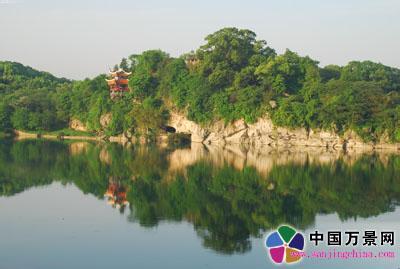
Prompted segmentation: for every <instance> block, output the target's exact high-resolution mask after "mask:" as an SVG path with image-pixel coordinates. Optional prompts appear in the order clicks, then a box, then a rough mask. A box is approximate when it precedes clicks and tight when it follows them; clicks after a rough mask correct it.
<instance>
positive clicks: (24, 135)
mask: <svg viewBox="0 0 400 269" xmlns="http://www.w3.org/2000/svg"><path fill="white" fill-rule="evenodd" d="M13 135H14V138H15V139H16V140H24V139H41V138H42V139H49V140H60V141H61V140H79V141H97V142H110V143H120V144H127V143H132V144H136V143H139V144H147V143H151V142H149V141H146V140H145V139H137V138H135V137H132V138H130V139H129V138H127V137H125V136H122V135H121V136H111V137H107V139H104V138H102V137H100V136H84V135H76V136H74V135H65V136H60V135H53V134H36V133H29V132H24V131H20V130H14V132H13ZM154 143H159V144H165V143H168V138H167V137H166V136H165V135H159V136H157V139H156V140H155V141H154ZM193 144H194V145H203V146H205V147H210V146H212V147H221V148H227V149H231V150H232V148H238V149H244V150H257V149H258V150H267V151H268V150H283V151H292V150H294V151H298V150H299V151H301V150H304V149H309V150H313V149H315V150H318V149H325V150H326V151H334V152H350V153H351V152H358V153H360V152H362V153H371V152H388V153H396V154H400V149H399V148H398V147H397V144H393V145H392V147H379V146H378V147H365V146H362V145H360V146H356V147H351V148H341V147H326V146H319V145H267V144H254V145H252V144H248V143H222V144H219V143H210V144H209V143H204V142H199V141H191V145H193Z"/></svg>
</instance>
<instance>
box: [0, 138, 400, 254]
mask: <svg viewBox="0 0 400 269" xmlns="http://www.w3.org/2000/svg"><path fill="white" fill-rule="evenodd" d="M399 172H400V156H396V155H391V154H385V153H373V154H372V153H370V154H363V153H351V154H348V153H347V154H345V153H343V152H336V151H332V152H329V151H327V150H324V149H314V148H308V149H307V148H303V149H295V150H292V151H289V150H283V151H277V150H272V149H271V150H267V149H261V150H248V149H241V148H233V147H232V148H229V147H225V148H216V147H204V146H203V145H200V144H193V145H192V146H191V148H180V149H174V148H168V147H167V148H157V147H156V146H148V147H135V146H131V147H129V148H126V147H125V148H124V147H122V146H120V145H117V144H94V143H89V142H73V143H68V142H65V143H61V142H52V141H41V140H34V141H29V140H28V141H18V142H12V141H1V142H0V195H2V196H12V195H14V194H16V193H20V192H22V191H24V190H26V189H29V188H31V187H36V186H42V185H48V184H50V183H52V182H54V181H58V182H61V183H62V184H69V183H73V184H75V185H76V186H77V187H78V188H79V189H80V190H81V191H82V192H83V193H85V194H91V195H94V196H96V197H98V198H99V199H105V200H106V201H107V202H109V203H110V204H111V205H112V206H114V207H116V208H117V209H118V210H120V212H121V213H123V212H125V211H127V213H128V217H127V220H128V221H129V222H135V223H139V224H140V225H142V226H144V227H154V226H157V225H158V224H159V223H160V221H164V220H168V221H178V222H180V221H187V222H189V223H192V225H193V227H194V229H195V230H196V232H197V234H198V236H199V237H200V238H201V240H202V242H203V245H204V246H205V247H207V248H211V249H213V250H215V251H217V252H219V253H226V254H230V253H243V252H246V251H249V250H250V249H251V244H250V238H251V237H252V236H259V235H260V234H262V233H263V232H264V231H265V230H268V229H270V228H273V227H276V226H277V225H280V224H281V223H288V224H292V225H294V226H295V227H297V228H301V229H305V228H308V227H311V226H313V225H314V222H315V218H316V215H318V214H328V213H337V214H338V215H339V217H340V219H341V220H347V219H350V218H352V219H357V218H359V217H362V218H367V217H371V216H377V215H379V214H382V213H384V212H389V211H393V210H394V209H395V207H396V206H398V205H399V201H400V173H399Z"/></svg>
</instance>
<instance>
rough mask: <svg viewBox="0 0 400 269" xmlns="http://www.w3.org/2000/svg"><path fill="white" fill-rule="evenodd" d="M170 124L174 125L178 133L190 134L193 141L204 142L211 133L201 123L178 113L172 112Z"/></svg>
mask: <svg viewBox="0 0 400 269" xmlns="http://www.w3.org/2000/svg"><path fill="white" fill-rule="evenodd" d="M168 125H170V126H172V127H174V128H175V130H176V132H177V133H183V134H190V135H191V139H192V141H193V142H203V141H204V140H205V138H206V137H207V136H208V135H209V132H208V131H207V130H206V129H204V128H202V127H201V126H200V125H199V124H197V123H195V122H194V121H191V120H188V119H187V118H186V117H185V116H182V115H179V114H177V113H171V117H170V122H169V123H168Z"/></svg>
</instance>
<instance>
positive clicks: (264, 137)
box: [168, 112, 400, 150]
mask: <svg viewBox="0 0 400 269" xmlns="http://www.w3.org/2000/svg"><path fill="white" fill-rule="evenodd" d="M168 124H169V125H170V126H172V127H174V128H175V129H176V132H177V133H184V134H190V135H191V140H192V142H199V143H203V144H206V145H211V144H213V145H222V146H224V145H229V144H245V145H253V146H263V145H268V146H272V147H294V146H307V147H325V148H331V149H336V150H340V149H344V148H346V149H353V148H362V149H364V150H372V149H379V148H390V149H395V150H399V149H400V144H391V143H390V141H389V139H388V137H383V138H382V139H381V141H380V142H378V143H375V144H373V143H366V142H363V140H362V139H361V138H360V137H359V136H358V135H357V134H356V133H355V132H354V131H349V132H346V133H345V134H344V135H343V136H342V137H341V136H340V135H338V134H336V133H335V132H333V131H326V130H318V129H315V130H306V129H305V128H296V129H289V128H284V127H277V126H274V124H273V123H272V121H271V119H269V118H259V119H258V120H257V122H255V123H252V124H246V122H245V121H244V120H242V119H241V120H236V121H234V122H232V123H229V124H225V123H224V122H223V121H216V122H213V123H212V124H210V125H208V126H201V125H199V124H197V123H195V122H194V121H191V120H188V119H187V118H186V117H185V116H184V115H181V114H179V113H175V112H174V113H171V117H170V121H169V123H168Z"/></svg>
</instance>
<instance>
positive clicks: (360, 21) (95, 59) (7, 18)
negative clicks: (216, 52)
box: [0, 0, 400, 79]
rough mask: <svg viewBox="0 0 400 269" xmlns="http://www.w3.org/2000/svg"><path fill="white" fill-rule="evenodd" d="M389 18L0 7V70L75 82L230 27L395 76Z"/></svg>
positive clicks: (396, 8)
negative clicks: (10, 64) (20, 67)
mask: <svg viewBox="0 0 400 269" xmlns="http://www.w3.org/2000/svg"><path fill="white" fill-rule="evenodd" d="M399 14H400V1H398V0H335V1H334V0H242V1H238V0H202V1H191V0H168V1H167V0H145V1H144V0H142V1H137V0H130V1H129V0H68V1H62V0H0V60H3V61H4V60H9V61H16V62H21V63H23V64H25V65H29V66H32V67H34V68H36V69H39V70H43V71H48V72H50V73H53V74H55V75H56V76H61V77H67V78H70V79H83V78H86V77H94V76H96V75H98V74H100V73H106V72H107V71H108V68H110V67H112V66H114V64H116V63H118V62H119V61H120V60H121V58H122V57H127V56H129V55H131V54H138V53H141V52H143V51H145V50H148V49H161V50H163V51H166V52H167V53H169V54H170V55H171V56H179V55H181V54H183V53H187V52H190V51H191V50H196V49H197V48H198V47H199V46H200V45H202V44H204V37H205V36H207V35H208V34H211V33H213V32H215V31H217V30H219V29H221V28H223V27H237V28H245V29H250V30H252V31H254V32H255V33H256V34H257V36H258V39H263V40H266V41H267V42H268V45H269V46H270V47H272V48H274V49H276V51H277V52H278V53H282V52H284V51H285V49H286V48H289V49H290V50H292V51H295V52H297V53H299V54H300V55H303V56H305V55H308V56H310V57H311V58H313V59H315V60H318V61H319V62H320V65H321V66H324V65H327V64H338V65H344V64H346V63H348V62H349V61H352V60H372V61H376V62H381V63H383V64H385V65H389V66H394V67H399V68H400V15H399Z"/></svg>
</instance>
